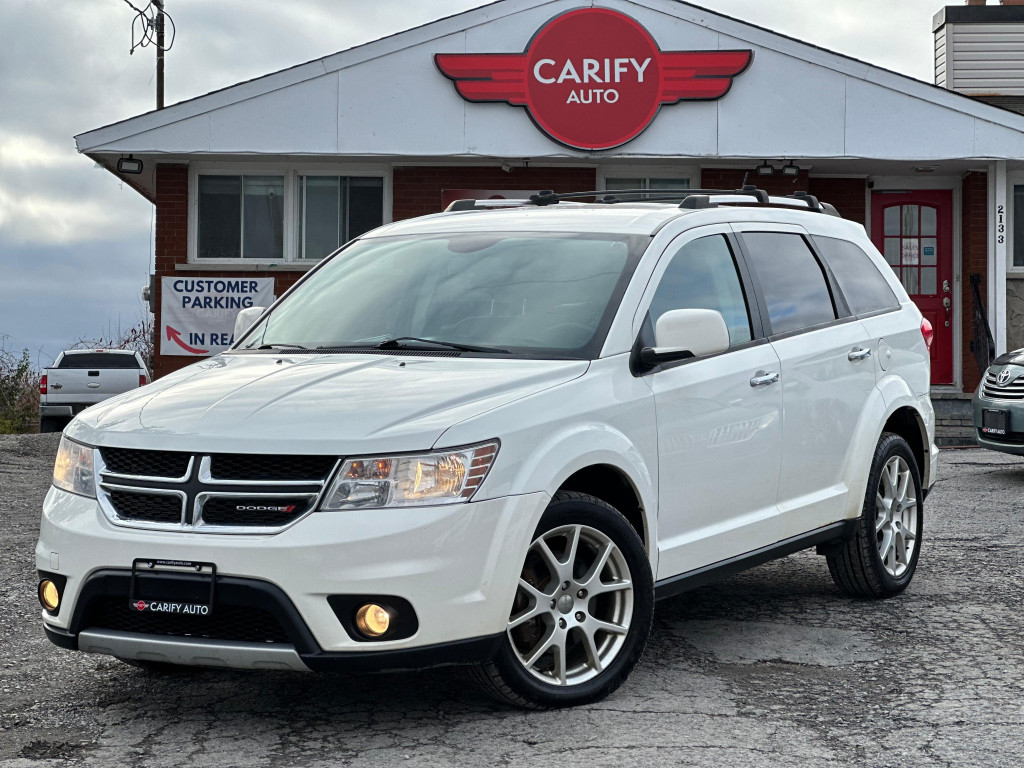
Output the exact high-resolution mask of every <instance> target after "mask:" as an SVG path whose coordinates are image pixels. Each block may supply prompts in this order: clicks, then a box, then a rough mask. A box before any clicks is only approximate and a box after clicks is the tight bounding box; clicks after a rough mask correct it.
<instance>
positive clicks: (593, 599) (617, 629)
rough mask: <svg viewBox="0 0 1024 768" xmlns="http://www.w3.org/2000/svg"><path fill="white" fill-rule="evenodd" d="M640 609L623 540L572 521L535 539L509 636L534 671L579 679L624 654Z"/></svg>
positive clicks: (564, 681)
mask: <svg viewBox="0 0 1024 768" xmlns="http://www.w3.org/2000/svg"><path fill="white" fill-rule="evenodd" d="M632 613H633V583H632V581H631V578H630V572H629V566H628V565H627V563H626V558H625V556H624V555H623V553H622V551H621V550H620V549H619V547H618V545H616V544H615V542H614V541H612V539H611V538H609V537H608V536H607V535H606V534H604V533H602V532H601V531H599V530H597V529H596V528H591V527H589V526H586V525H566V526H561V527H559V528H554V529H552V530H550V531H547V532H546V533H543V534H541V535H540V536H539V537H538V538H537V540H536V541H534V542H533V544H531V545H530V548H529V550H528V552H527V556H526V561H525V563H524V565H523V571H522V574H521V576H520V579H519V588H518V589H517V591H516V598H515V601H514V602H513V605H512V614H511V616H510V617H509V622H508V630H507V631H508V637H509V640H510V641H511V643H512V647H513V649H514V650H515V654H516V656H517V658H518V659H519V661H520V663H521V664H522V665H523V666H524V667H525V668H526V670H527V671H528V672H529V673H530V674H531V675H533V676H534V677H536V678H538V679H540V680H542V681H543V682H546V683H548V684H552V685H559V686H572V685H579V684H580V683H584V682H586V681H588V680H591V679H593V678H594V677H596V676H597V675H599V674H600V673H601V672H602V671H603V670H605V669H607V668H608V666H609V665H610V664H611V663H612V662H613V661H614V660H615V658H616V657H617V656H618V655H619V652H620V651H621V650H622V648H623V646H624V644H625V642H626V638H627V636H628V634H629V628H630V621H631V617H632Z"/></svg>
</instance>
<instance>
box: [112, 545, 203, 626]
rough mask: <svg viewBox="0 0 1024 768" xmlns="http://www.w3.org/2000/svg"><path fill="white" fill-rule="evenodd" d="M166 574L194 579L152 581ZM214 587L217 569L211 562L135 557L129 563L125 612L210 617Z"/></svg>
mask: <svg viewBox="0 0 1024 768" xmlns="http://www.w3.org/2000/svg"><path fill="white" fill-rule="evenodd" d="M169 574H178V575H184V574H188V575H190V576H191V577H193V578H189V579H187V580H167V579H164V580H157V579H153V578H151V577H153V576H167V575H169ZM147 577H150V578H147ZM196 577H197V578H196ZM175 581H177V584H175ZM147 582H149V583H148V584H147ZM216 585H217V566H216V565H214V564H213V563H202V562H195V561H191V560H159V559H152V558H144V557H137V558H135V559H134V560H132V576H131V582H130V584H129V587H128V610H130V611H132V612H136V613H139V612H148V613H158V614H162V615H172V616H174V615H177V616H209V615H211V614H212V613H213V605H214V593H215V590H216ZM179 592H180V593H181V594H180V595H179V594H178V593H179Z"/></svg>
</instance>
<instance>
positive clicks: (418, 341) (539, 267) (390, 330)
mask: <svg viewBox="0 0 1024 768" xmlns="http://www.w3.org/2000/svg"><path fill="white" fill-rule="evenodd" d="M642 241H647V242H649V238H638V237H629V236H620V235H580V234H575V233H572V234H566V233H526V234H524V233H515V234H494V233H487V234H468V233H461V234H447V235H438V236H423V235H418V236H412V237H384V238H372V239H369V240H362V241H357V242H355V243H353V244H352V245H351V246H350V247H348V248H346V249H345V250H343V251H341V252H340V253H338V254H337V255H336V256H334V257H333V258H332V259H330V260H329V261H328V262H327V263H325V264H323V265H322V266H321V267H320V268H319V269H317V270H316V272H314V273H313V274H311V275H310V276H309V277H308V278H307V279H306V280H304V281H303V282H302V283H301V284H300V285H298V286H297V287H296V288H295V290H294V291H293V292H292V293H291V294H290V295H289V296H288V297H287V299H285V300H284V301H283V302H282V303H281V304H280V305H279V306H278V307H277V308H276V309H275V310H274V311H273V312H272V313H271V314H270V315H269V316H268V317H267V318H265V319H264V320H263V321H262V322H261V323H260V324H259V326H258V327H257V328H255V329H254V331H253V333H252V334H250V335H249V336H247V337H246V339H245V340H244V342H243V344H242V347H241V348H242V349H258V348H261V347H263V348H272V347H271V346H270V345H274V346H276V347H278V348H284V347H303V348H305V349H309V350H314V349H317V348H323V347H327V348H334V347H337V348H353V347H355V348H368V347H378V346H380V347H381V348H383V349H397V348H415V349H432V348H438V349H440V348H448V349H461V350H462V351H463V352H469V353H471V354H499V355H503V356H508V355H513V356H528V357H544V356H555V357H578V358H592V357H596V355H597V353H598V351H599V350H600V347H601V344H602V343H603V341H604V335H605V334H606V333H607V330H608V326H609V325H610V324H611V320H612V317H613V315H614V313H615V309H616V308H617V306H618V303H619V300H620V299H621V297H622V294H623V292H624V291H625V288H626V284H627V283H628V282H629V278H630V277H631V275H632V273H633V269H634V268H635V266H636V262H637V259H638V256H639V252H640V246H641V244H642ZM442 345H447V346H444V347H443V346H442ZM299 351H301V350H299Z"/></svg>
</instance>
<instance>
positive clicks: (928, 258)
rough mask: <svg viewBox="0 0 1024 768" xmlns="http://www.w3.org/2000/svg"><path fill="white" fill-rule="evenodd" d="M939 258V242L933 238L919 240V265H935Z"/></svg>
mask: <svg viewBox="0 0 1024 768" xmlns="http://www.w3.org/2000/svg"><path fill="white" fill-rule="evenodd" d="M938 257H939V241H938V240H936V239H935V238H934V237H922V238H921V263H922V264H937V263H938Z"/></svg>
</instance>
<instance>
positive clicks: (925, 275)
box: [921, 267, 939, 296]
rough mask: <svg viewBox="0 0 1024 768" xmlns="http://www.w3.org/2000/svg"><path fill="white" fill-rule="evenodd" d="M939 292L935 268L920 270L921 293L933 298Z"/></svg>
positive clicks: (937, 274)
mask: <svg viewBox="0 0 1024 768" xmlns="http://www.w3.org/2000/svg"><path fill="white" fill-rule="evenodd" d="M938 292H939V271H938V270H937V269H936V268H935V267H922V268H921V293H922V294H924V295H925V296H934V295H935V294H937V293H938Z"/></svg>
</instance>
